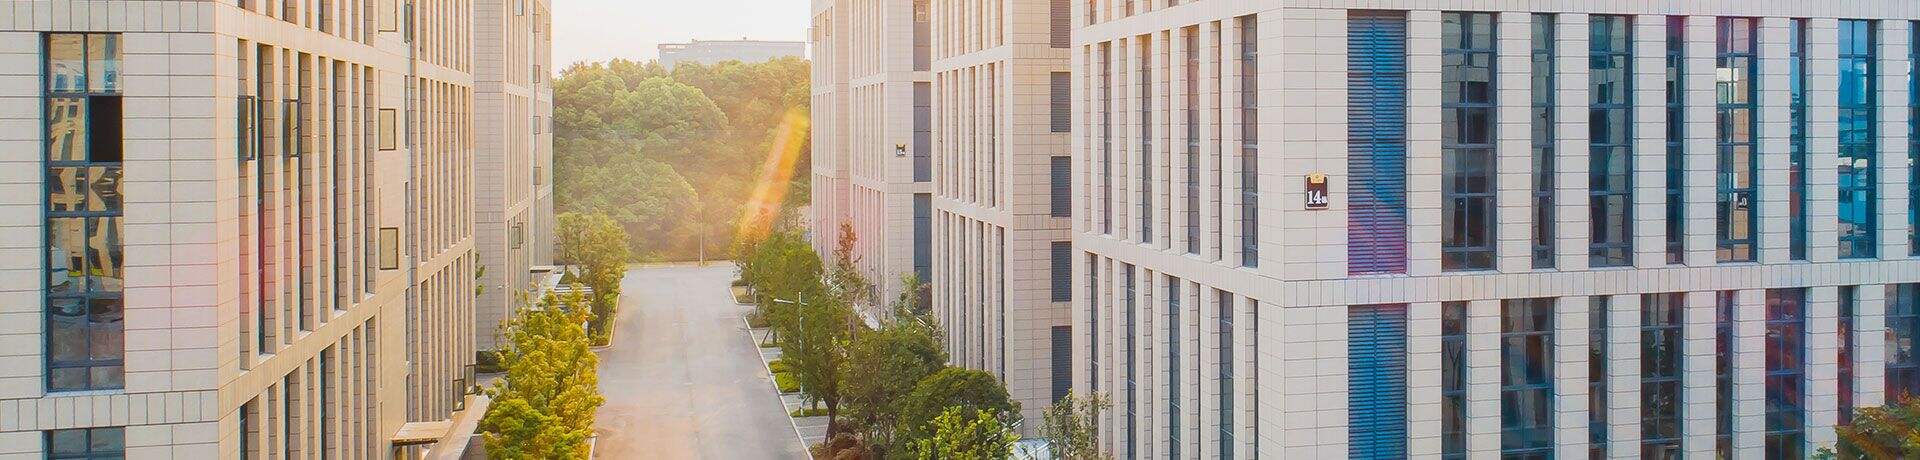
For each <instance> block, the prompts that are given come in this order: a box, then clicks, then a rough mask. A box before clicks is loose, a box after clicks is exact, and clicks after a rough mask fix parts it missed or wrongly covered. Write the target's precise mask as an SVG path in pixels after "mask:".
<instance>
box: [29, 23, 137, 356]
mask: <svg viewBox="0 0 1920 460" xmlns="http://www.w3.org/2000/svg"><path fill="white" fill-rule="evenodd" d="M74 36H77V37H78V39H79V44H78V46H79V47H80V48H79V51H80V53H81V54H80V62H79V64H80V66H81V71H80V76H79V81H78V82H74V83H73V84H72V85H59V87H56V81H55V72H54V69H55V66H56V64H55V62H54V61H55V58H54V55H53V53H54V48H55V46H56V45H55V41H56V40H57V39H59V38H65V37H74ZM96 37H104V40H105V41H104V42H103V43H108V44H107V45H102V46H104V47H107V48H108V49H109V50H110V52H112V53H113V56H111V57H108V58H105V60H102V61H100V62H102V63H110V65H111V66H112V70H105V71H103V72H106V73H109V76H108V77H103V78H110V79H112V81H111V82H110V84H108V85H106V86H107V87H104V88H98V89H97V90H96V88H93V87H92V86H93V85H94V84H95V81H94V80H95V78H94V75H93V73H94V71H96V70H101V69H95V68H94V66H95V64H96V62H95V59H94V58H93V56H92V53H93V52H94V49H93V48H94V41H95V38H96ZM120 42H121V39H120V35H119V34H99V33H47V34H43V35H42V36H41V44H42V46H43V47H44V48H43V53H42V59H41V65H42V68H41V70H42V72H43V73H42V75H43V79H42V82H43V84H44V85H45V86H43V91H44V93H43V96H42V97H43V98H44V99H43V100H44V101H45V103H46V107H45V108H44V109H43V110H42V111H41V115H42V117H43V118H42V120H41V130H42V132H43V133H46V134H47V136H46V138H45V139H43V140H42V142H41V154H42V158H43V159H44V160H45V164H44V169H43V172H42V174H43V177H45V178H46V182H45V185H44V186H43V188H42V190H41V198H42V200H43V202H42V205H41V209H42V210H44V212H45V214H44V216H43V220H42V222H43V225H42V226H41V241H42V242H43V243H44V244H45V245H46V247H47V248H48V250H47V251H46V252H45V253H44V254H42V257H44V258H43V259H42V263H43V264H44V265H43V266H44V267H47V270H48V274H47V275H43V277H42V279H43V280H45V281H43V283H45V284H44V285H43V286H44V289H43V290H42V291H41V296H42V297H41V300H42V302H43V304H44V305H45V308H44V311H45V313H43V314H42V322H43V323H42V324H43V325H44V326H45V327H46V333H45V334H43V335H42V337H41V341H42V346H43V347H44V348H43V350H45V353H44V354H43V355H42V365H43V366H44V369H45V373H44V375H43V376H42V379H43V380H42V382H43V383H44V384H45V385H46V390H47V392H48V393H58V392H67V391H90V390H123V389H125V387H126V368H125V361H126V345H125V344H126V326H125V322H124V321H125V317H126V316H125V315H126V302H125V292H124V291H123V286H124V279H125V275H126V271H125V256H124V249H125V243H124V239H123V238H124V235H125V230H124V229H125V227H124V225H125V220H124V219H125V194H124V188H123V187H122V185H121V184H122V183H123V180H124V179H123V177H124V176H123V175H122V171H123V169H122V168H123V164H124V163H123V162H124V160H125V158H124V149H123V148H122V147H123V145H122V143H121V142H122V139H120V138H119V137H118V136H119V134H118V133H119V132H120V129H121V127H122V126H124V123H125V121H124V119H123V118H122V119H120V120H104V119H96V118H109V117H105V116H100V115H97V112H96V111H95V108H96V107H95V103H96V102H99V103H100V104H101V106H100V108H105V107H108V106H112V107H114V108H115V109H116V110H108V112H112V113H113V114H114V116H113V117H111V118H119V115H120V113H121V112H119V111H118V110H117V109H118V106H119V105H120V103H121V102H122V100H121V96H120V88H122V87H124V85H122V84H120V83H119V81H118V75H117V72H118V71H119V68H120V65H121V64H122V62H123V59H124V53H123V51H122V50H121V48H120ZM73 85H78V86H77V87H76V86H73ZM63 100H64V101H70V102H69V103H67V104H56V103H55V101H63ZM62 111H64V112H65V113H66V116H67V117H68V118H65V119H72V118H77V117H84V118H83V119H80V121H79V123H81V124H83V125H84V127H83V128H81V131H80V132H79V133H78V134H81V135H82V136H84V138H85V139H84V140H83V142H85V145H84V146H83V147H81V148H78V149H74V148H73V142H74V141H75V139H73V138H72V137H67V138H64V140H65V141H66V142H67V147H68V148H69V149H70V150H67V151H66V152H67V153H66V154H65V155H61V156H56V153H55V149H54V145H55V144H56V143H57V142H59V141H60V140H61V139H56V138H55V136H53V133H54V130H55V129H56V126H57V125H59V124H60V120H61V119H62V118H57V117H56V113H59V112H62ZM108 121H117V122H118V123H120V125H118V126H112V127H111V128H110V129H106V130H105V131H106V135H103V136H100V137H98V138H96V135H99V134H101V131H102V130H101V129H96V128H98V127H97V126H95V122H108ZM103 140H111V143H113V144H114V145H113V146H111V150H110V151H107V150H101V151H98V152H96V150H100V149H105V148H107V147H105V146H102V145H101V144H103V143H105V142H101V141H103ZM96 154H98V156H100V158H95V156H96ZM63 172H71V173H72V177H73V179H74V180H73V181H72V182H66V181H65V180H63V179H59V178H58V177H59V176H61V175H62V173H63ZM63 183H64V184H70V185H73V186H74V187H76V188H77V189H78V190H69V191H66V192H57V191H55V190H54V187H55V185H56V184H63ZM102 186H105V187H111V190H113V192H112V193H111V196H107V195H108V194H106V193H102V192H100V191H99V187H102ZM76 191H77V192H79V195H80V196H79V197H78V198H77V199H76V200H55V194H56V193H68V194H71V193H73V192H76ZM56 201H65V202H64V203H57V202H56ZM56 222H71V223H78V224H79V233H80V238H79V241H78V245H79V248H80V251H81V252H80V254H78V258H79V259H80V260H79V261H78V263H73V262H67V263H63V264H61V265H62V266H64V267H67V268H66V271H67V272H68V274H67V275H66V278H68V279H69V280H71V279H73V278H74V277H73V276H72V274H71V272H72V271H73V269H74V267H78V268H79V270H81V271H82V272H83V274H82V275H81V276H79V277H78V281H79V284H78V285H77V286H71V285H69V286H71V287H66V288H61V287H60V286H61V285H56V284H54V283H53V276H52V274H53V267H54V266H55V264H54V260H55V253H56V252H59V251H60V248H61V245H60V244H59V242H58V238H59V235H57V234H56V233H57V232H56V230H55V228H56V227H62V228H64V226H60V225H56ZM96 234H97V235H96ZM96 236H97V237H99V238H100V239H101V240H102V242H103V243H102V244H103V247H102V248H94V247H92V243H91V242H92V241H93V240H94V239H95V237H96ZM96 249H99V250H101V251H104V253H98V254H96V251H95V250H96ZM66 256H68V257H72V256H74V254H70V253H69V254H66ZM96 258H97V259H98V260H95V259H96ZM95 262H105V263H107V264H108V265H110V266H111V265H118V267H113V268H110V269H108V270H106V271H98V270H95V269H94V265H95ZM96 273H99V276H98V277H97V278H98V280H96V275H95V274H96ZM114 276H119V277H120V279H121V281H119V282H111V281H112V278H113V277H114ZM116 284H117V285H116ZM63 305H64V306H68V308H61V306H63ZM69 328H72V329H74V330H77V332H75V333H74V334H75V335H77V336H78V338H79V340H80V341H81V342H82V343H83V344H84V348H85V349H84V350H79V352H80V353H81V354H82V355H84V356H82V357H79V358H59V357H57V356H56V355H57V354H58V353H57V352H56V350H55V345H56V337H61V336H63V334H62V333H60V332H57V331H56V329H59V330H68V329H69ZM101 332H104V333H105V334H107V335H109V336H117V337H118V341H119V347H120V349H118V350H111V351H110V352H109V353H107V354H108V356H106V357H100V356H96V355H98V354H99V351H97V350H94V348H95V346H96V345H99V344H97V343H95V341H94V339H95V338H96V337H95V335H96V334H98V333H101ZM109 346H110V345H109ZM71 369H80V371H79V372H81V373H82V374H83V375H79V376H78V378H79V380H80V381H81V382H80V383H78V384H77V385H76V384H74V383H72V382H66V381H63V380H62V378H61V377H60V376H59V375H60V374H62V373H63V371H66V370H71Z"/></svg>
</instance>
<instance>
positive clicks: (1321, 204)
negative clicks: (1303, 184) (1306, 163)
mask: <svg viewBox="0 0 1920 460" xmlns="http://www.w3.org/2000/svg"><path fill="white" fill-rule="evenodd" d="M1329 201H1331V200H1330V199H1329V198H1328V197H1327V175H1326V174H1321V173H1313V174H1308V175H1307V209H1309V210H1319V209H1327V203H1328V202H1329Z"/></svg>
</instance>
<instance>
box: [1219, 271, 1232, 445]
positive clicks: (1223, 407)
mask: <svg viewBox="0 0 1920 460" xmlns="http://www.w3.org/2000/svg"><path fill="white" fill-rule="evenodd" d="M1216 292H1218V293H1219V295H1220V362H1219V366H1220V371H1219V373H1220V404H1219V408H1220V415H1219V421H1220V449H1219V451H1220V458H1221V460H1231V459H1232V458H1233V449H1234V446H1235V445H1237V444H1235V443H1234V430H1233V428H1234V417H1233V407H1234V406H1233V397H1234V385H1233V381H1234V376H1235V374H1234V372H1233V364H1234V357H1233V356H1234V355H1233V347H1234V342H1233V319H1234V318H1233V294H1232V293H1229V292H1226V291H1216Z"/></svg>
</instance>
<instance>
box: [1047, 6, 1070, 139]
mask: <svg viewBox="0 0 1920 460" xmlns="http://www.w3.org/2000/svg"><path fill="white" fill-rule="evenodd" d="M1056 1H1057V0H1056ZM1047 78H1048V79H1049V80H1048V82H1047V83H1048V84H1049V86H1050V87H1049V88H1048V96H1049V99H1048V102H1050V103H1052V105H1051V106H1050V107H1049V108H1048V109H1049V110H1050V112H1049V113H1048V121H1049V122H1050V124H1051V125H1052V126H1051V127H1050V128H1051V129H1052V131H1053V132H1056V133H1065V132H1072V131H1073V96H1072V94H1073V73H1071V72H1054V73H1051V74H1047Z"/></svg>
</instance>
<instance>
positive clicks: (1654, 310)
mask: <svg viewBox="0 0 1920 460" xmlns="http://www.w3.org/2000/svg"><path fill="white" fill-rule="evenodd" d="M1685 307H1686V294H1682V293H1671V294H1647V295H1644V296H1642V297H1641V300H1640V419H1641V422H1640V439H1641V441H1640V456H1641V458H1644V459H1652V460H1669V459H1679V458H1680V457H1681V454H1682V451H1681V450H1680V435H1681V426H1682V425H1683V419H1682V414H1681V410H1682V408H1683V407H1684V406H1683V405H1682V401H1681V394H1682V393H1681V388H1682V383H1683V382H1682V380H1681V376H1682V374H1683V372H1684V371H1685V370H1686V362H1685V360H1684V359H1683V356H1684V355H1683V349H1684V347H1685V345H1684V339H1685V338H1684V336H1683V334H1684V330H1683V326H1684V324H1685V323H1684V318H1683V312H1684V309H1685Z"/></svg>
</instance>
